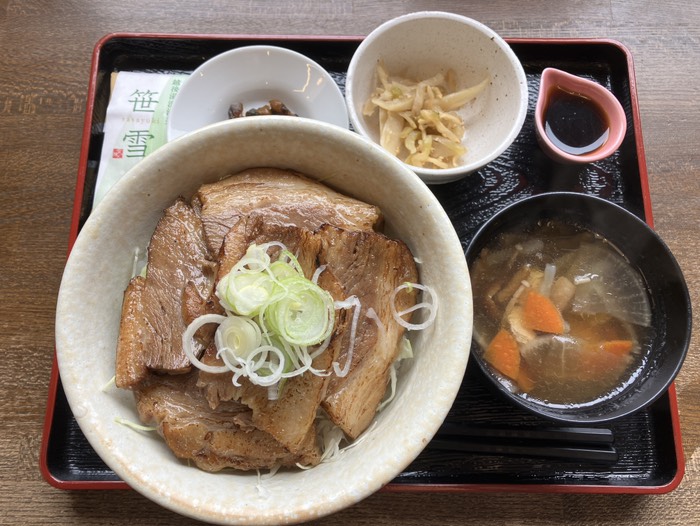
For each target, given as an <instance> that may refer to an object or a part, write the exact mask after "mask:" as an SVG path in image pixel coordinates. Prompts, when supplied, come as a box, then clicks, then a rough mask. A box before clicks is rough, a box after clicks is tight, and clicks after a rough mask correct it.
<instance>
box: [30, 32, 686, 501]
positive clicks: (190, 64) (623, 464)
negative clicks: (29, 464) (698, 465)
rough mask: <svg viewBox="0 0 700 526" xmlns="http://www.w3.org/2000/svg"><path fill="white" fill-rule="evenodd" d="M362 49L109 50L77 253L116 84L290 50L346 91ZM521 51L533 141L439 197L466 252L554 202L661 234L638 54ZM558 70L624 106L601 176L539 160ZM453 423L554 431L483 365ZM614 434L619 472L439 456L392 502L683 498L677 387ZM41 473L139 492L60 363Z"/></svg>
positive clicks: (558, 46) (427, 458) (336, 44)
mask: <svg viewBox="0 0 700 526" xmlns="http://www.w3.org/2000/svg"><path fill="white" fill-rule="evenodd" d="M360 41H361V38H360V37H279V36H276V37H265V36H255V37H251V36H221V35H155V34H114V35H109V36H107V37H105V38H104V39H102V40H101V41H100V42H99V43H98V44H97V46H96V48H95V51H94V55H93V61H92V70H91V75H90V84H89V91H88V99H87V110H86V116H85V128H84V133H83V142H82V150H81V156H80V165H79V169H78V180H77V186H76V193H75V203H74V209H73V222H72V227H71V234H70V245H71V246H72V244H73V241H74V240H75V238H76V236H77V234H78V232H79V230H80V227H81V226H82V224H83V222H84V221H85V219H86V217H87V215H88V214H89V211H90V208H91V203H92V196H93V192H94V187H95V179H96V174H97V168H98V164H99V160H100V151H101V147H102V131H103V125H104V119H105V114H106V109H107V102H108V100H109V89H110V76H111V74H112V73H113V72H115V71H150V72H172V71H178V72H190V71H192V70H194V69H195V68H196V67H197V66H199V65H200V64H201V63H202V62H203V61H205V60H207V59H208V58H210V57H212V56H214V55H217V54H219V53H221V52H223V51H226V50H228V49H231V48H234V47H240V46H245V45H250V44H262V43H264V44H272V45H278V46H283V47H288V48H290V49H294V50H296V51H299V52H301V53H303V54H305V55H307V56H309V57H310V58H312V59H314V60H316V61H317V62H318V63H320V64H321V65H322V66H324V67H325V68H326V69H327V70H328V71H329V72H330V73H331V75H332V76H333V78H334V79H335V80H336V82H337V83H338V84H339V85H340V87H341V89H344V85H345V74H346V70H347V66H348V64H349V62H350V58H351V57H352V53H353V52H354V50H355V49H356V47H357V46H358V44H359V42H360ZM509 43H510V44H511V46H512V47H513V50H514V51H515V53H516V54H517V55H518V57H519V58H520V60H521V62H522V64H523V66H524V68H525V72H526V75H527V78H528V84H529V88H530V103H529V114H528V117H527V119H526V121H525V125H524V127H523V130H522V132H521V133H520V135H519V137H518V139H517V140H516V142H515V143H514V144H513V145H512V147H511V148H509V149H508V150H507V151H506V152H505V153H504V154H503V155H502V156H501V157H499V158H498V159H496V160H495V161H493V162H492V163H491V164H489V165H488V166H487V167H486V168H484V169H482V170H480V171H479V172H478V173H476V174H474V175H472V176H470V177H467V178H465V179H463V180H461V181H458V182H455V183H451V184H447V185H442V186H435V187H432V190H433V192H434V193H435V194H436V196H437V197H438V199H439V200H440V202H441V203H442V204H443V206H444V208H445V210H446V211H447V213H448V215H449V216H450V218H451V219H452V222H453V224H454V226H455V229H456V230H457V233H458V235H459V236H460V238H461V240H462V243H463V245H464V246H465V248H466V246H467V244H468V243H469V240H470V239H471V236H472V235H473V233H474V232H475V231H476V230H477V229H478V227H479V226H480V225H481V224H482V223H483V222H484V221H486V220H487V219H488V218H489V217H490V216H491V215H492V214H493V213H495V212H496V211H498V210H499V209H501V208H502V207H504V206H506V205H508V204H510V203H512V202H514V201H516V200H518V199H521V198H523V197H526V196H529V195H533V194H537V193H541V192H545V191H551V190H567V191H575V192H584V193H589V194H593V195H596V196H599V197H603V198H605V199H608V200H610V201H613V202H615V203H617V204H619V205H621V206H623V207H625V208H627V209H628V210H630V211H632V212H633V213H635V214H636V215H637V216H639V217H641V218H643V219H645V220H646V221H647V222H648V223H650V224H652V216H651V203H650V200H649V192H648V185H647V172H646V164H645V159H644V147H643V143H642V134H641V123H640V119H639V110H638V105H637V94H636V86H635V79H634V69H633V63H632V57H631V55H630V53H629V52H628V51H627V49H626V48H625V47H624V46H622V45H621V44H619V43H618V42H615V41H610V40H598V39H592V40H590V39H587V40H570V39H566V40H563V39H535V40H532V39H511V40H509ZM550 66H551V67H558V68H561V69H564V70H566V71H569V72H571V73H574V74H578V75H582V76H584V77H587V78H590V79H592V80H595V81H597V82H599V83H600V84H602V85H604V86H605V87H607V88H608V89H610V90H611V91H612V92H613V93H614V94H615V95H616V96H617V97H618V99H619V100H620V101H621V102H622V104H623V107H624V108H625V111H626V113H627V119H628V132H627V136H626V138H625V141H624V142H623V144H622V146H621V148H620V150H619V151H618V152H617V153H616V154H615V155H613V156H612V157H610V158H609V159H606V160H604V161H601V162H599V163H595V164H590V165H584V166H576V167H563V166H561V165H557V164H555V163H553V162H551V161H550V160H549V159H548V158H547V157H546V156H545V155H544V154H543V153H542V152H541V151H540V150H539V148H538V146H537V141H536V137H535V130H534V122H533V110H534V106H535V98H536V93H537V89H538V85H539V77H540V73H541V72H542V70H543V69H544V68H545V67H550ZM447 421H448V422H455V423H466V424H470V425H472V426H477V427H478V426H494V425H498V426H527V427H530V426H538V425H543V424H545V422H542V421H540V420H538V418H537V417H535V416H533V415H530V414H526V413H524V412H522V411H521V410H519V409H517V408H515V407H513V406H511V405H510V404H509V403H508V402H506V401H505V400H503V399H501V398H499V397H498V396H497V395H496V394H495V393H494V392H492V391H491V390H490V389H489V388H488V387H487V385H486V384H485V382H484V381H483V380H482V378H481V375H480V373H479V371H478V370H477V367H476V366H475V364H472V365H470V366H469V368H468V370H467V374H466V377H465V380H464V382H463V387H462V389H461V392H460V393H459V396H458V398H457V400H456V402H455V404H454V406H453V408H452V410H451V412H450V414H449V416H448V418H447ZM608 427H609V428H610V429H611V430H612V433H613V436H614V447H615V450H616V451H617V454H618V455H617V460H616V461H614V462H606V463H600V462H592V461H581V460H572V459H566V460H555V459H547V458H540V457H532V456H519V455H517V454H516V455H513V454H508V455H499V454H492V453H490V454H482V453H479V454H477V453H458V452H450V451H440V450H437V449H433V448H431V447H430V446H429V447H428V448H426V450H425V451H424V452H423V453H421V455H420V456H419V457H418V458H417V459H416V460H415V461H414V462H413V463H412V464H411V465H410V466H408V467H407V468H406V469H405V470H404V472H403V473H401V474H400V475H399V476H398V477H397V478H396V479H395V480H394V481H393V482H392V483H391V484H389V485H388V486H387V487H386V490H389V491H518V492H567V493H665V492H668V491H671V490H673V489H674V488H676V487H677V486H678V484H679V483H680V481H681V479H682V477H683V471H684V460H683V449H682V444H681V436H680V426H679V422H678V408H677V404H676V393H675V388H674V386H673V385H672V386H671V388H670V389H669V390H668V392H666V393H665V394H664V395H663V396H662V397H661V398H660V399H659V400H657V401H656V402H655V403H654V404H652V405H651V406H650V407H649V408H647V409H645V410H643V411H641V412H638V413H637V414H635V415H632V416H629V417H626V418H624V419H622V420H619V421H617V422H615V423H613V424H611V425H609V426H608ZM41 470H42V473H43V475H44V477H45V479H46V480H47V481H48V482H49V483H50V484H52V485H54V486H56V487H59V488H63V489H100V488H102V489H118V488H126V487H127V485H126V484H125V483H124V482H122V481H121V480H119V478H118V477H117V476H116V475H115V473H114V472H113V471H112V470H111V469H110V468H109V467H108V466H106V465H105V464H104V463H103V462H102V460H101V459H100V458H99V457H98V456H97V455H96V453H95V452H94V451H93V450H92V448H91V447H90V444H89V443H88V442H87V440H86V439H85V437H84V436H83V434H82V432H81V431H80V428H79V427H78V425H77V423H76V421H75V419H74V418H73V414H72V413H71V410H70V407H69V406H68V403H67V401H66V398H65V395H64V393H63V389H62V386H61V379H60V375H59V372H58V368H57V366H56V363H55V360H54V366H53V370H52V374H51V384H50V388H49V399H48V405H47V411H46V421H45V426H44V435H43V441H42V448H41Z"/></svg>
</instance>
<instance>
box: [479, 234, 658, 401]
mask: <svg viewBox="0 0 700 526" xmlns="http://www.w3.org/2000/svg"><path fill="white" fill-rule="evenodd" d="M470 273H471V279H472V288H473V294H474V336H475V339H476V341H477V343H478V344H479V347H480V352H482V356H483V359H484V361H485V362H486V363H488V364H489V366H490V367H491V368H492V369H493V370H494V372H496V373H497V374H498V375H499V377H500V378H501V380H502V381H503V382H504V383H505V384H506V385H507V386H508V387H509V388H510V389H511V390H512V391H514V392H518V393H520V394H522V395H523V396H525V397H527V398H530V399H535V400H538V401H540V402H542V403H546V404H550V405H555V406H557V405H586V404H589V403H594V402H597V401H599V400H601V399H605V398H608V397H609V396H610V395H612V394H613V393H615V392H617V391H618V390H620V389H623V388H624V387H625V386H626V385H628V384H629V383H630V382H631V381H632V380H633V379H634V377H635V375H636V374H638V371H639V370H640V369H641V366H642V364H643V361H644V359H645V355H646V354H647V353H646V350H645V349H646V348H647V347H648V345H649V343H648V342H649V341H650V326H651V306H650V300H649V294H648V290H647V287H646V285H645V283H644V281H643V280H642V278H641V276H640V274H639V273H638V272H637V270H636V269H635V268H633V267H632V266H631V265H630V264H629V262H628V261H627V260H626V259H625V258H624V257H623V256H622V255H621V254H620V253H619V252H618V251H617V250H616V249H615V248H614V247H613V246H612V245H610V244H609V243H608V242H607V241H606V240H605V239H603V238H601V237H600V236H598V235H596V234H594V233H592V232H590V231H588V230H585V229H581V228H579V227H576V226H572V225H568V224H563V223H559V222H556V221H551V220H548V221H542V222H541V223H539V224H538V225H536V226H535V227H534V228H530V229H528V230H523V231H519V232H515V231H514V232H508V233H505V234H501V235H500V236H498V237H496V238H494V239H493V240H491V241H490V242H489V243H488V245H487V246H485V247H484V248H483V249H482V250H481V252H480V253H479V254H478V255H477V256H476V259H475V260H474V262H473V264H472V265H471V268H470Z"/></svg>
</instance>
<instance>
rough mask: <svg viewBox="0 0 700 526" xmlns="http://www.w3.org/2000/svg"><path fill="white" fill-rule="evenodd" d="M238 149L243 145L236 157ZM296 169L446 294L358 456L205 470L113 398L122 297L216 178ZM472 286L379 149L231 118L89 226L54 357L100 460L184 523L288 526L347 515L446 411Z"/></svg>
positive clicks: (160, 163) (430, 212)
mask: <svg viewBox="0 0 700 526" xmlns="http://www.w3.org/2000/svg"><path fill="white" fill-rule="evenodd" d="M231 144H236V145H237V147H236V148H231ZM261 163H264V164H265V165H267V166H274V167H283V168H290V169H294V170H298V171H300V172H303V173H305V174H308V175H309V176H310V177H313V178H317V179H321V180H323V181H324V182H325V183H326V184H328V185H329V186H332V187H333V188H335V189H337V190H339V191H341V192H343V193H346V194H348V195H352V196H354V197H357V198H359V199H363V200H365V201H367V202H370V203H374V204H377V205H379V206H380V207H381V209H382V211H383V212H384V214H385V217H386V225H387V233H388V234H389V235H391V236H394V237H398V238H401V239H403V240H404V241H406V242H407V244H408V245H409V247H410V248H411V250H412V251H413V254H414V255H415V256H416V257H417V258H419V259H420V261H421V264H420V280H421V282H423V283H424V284H426V285H429V286H431V287H433V288H434V290H435V291H436V293H437V296H438V298H439V302H440V306H439V311H438V316H437V319H436V322H435V323H434V324H433V325H432V326H431V327H430V328H428V329H426V330H425V331H418V332H414V333H411V337H412V338H413V347H414V351H415V358H414V359H413V360H411V361H410V363H409V364H408V366H407V367H406V368H404V367H403V366H402V367H401V369H400V376H399V381H398V390H397V396H396V399H395V400H394V402H392V404H391V405H390V406H388V407H387V408H386V409H385V410H384V411H382V412H381V413H380V414H379V415H378V416H377V417H376V421H375V423H374V424H372V426H371V427H370V430H369V431H368V435H367V436H366V438H365V440H363V441H362V442H361V443H360V444H358V445H357V446H356V447H354V448H352V449H350V450H349V451H347V453H346V454H345V456H344V457H343V458H342V459H341V460H339V461H336V462H334V463H328V464H321V465H319V466H318V467H315V468H313V469H311V470H308V471H301V470H300V471H296V472H284V473H282V472H280V473H278V474H277V475H276V476H275V477H273V478H272V479H270V480H266V481H264V482H263V486H264V488H265V490H266V491H265V492H262V493H261V492H260V491H259V490H258V489H257V488H256V485H257V483H258V479H257V476H256V475H255V474H254V473H253V474H241V473H238V472H233V471H229V472H221V473H217V474H212V473H206V472H204V471H200V470H199V469H197V468H196V467H193V466H188V465H186V463H183V462H180V461H178V460H176V459H175V457H174V455H173V454H172V453H171V452H170V450H169V449H168V448H167V447H166V445H165V443H164V442H163V441H162V440H161V438H160V437H158V436H157V435H155V434H145V433H139V432H136V431H133V430H131V429H129V428H126V427H125V426H123V425H120V424H118V423H116V422H115V418H116V417H123V418H126V419H129V420H132V421H138V415H137V413H136V410H135V404H134V401H133V397H132V394H131V393H130V392H125V391H121V390H118V389H116V388H114V387H112V388H109V389H107V390H103V387H104V386H105V384H107V383H108V381H109V379H110V378H112V377H113V375H114V354H115V348H116V342H117V335H118V330H119V320H120V305H121V302H122V294H123V291H124V289H125V287H126V286H127V283H128V281H129V278H130V273H131V266H132V256H133V253H134V248H135V247H142V248H143V247H146V246H147V243H148V241H149V239H150V236H151V234H152V233H153V230H154V228H155V225H156V223H157V221H158V220H159V218H160V216H161V214H162V211H163V209H164V208H166V207H167V206H168V205H169V204H171V203H172V202H173V200H174V199H175V198H177V197H178V196H180V195H182V196H185V197H188V196H190V195H192V194H193V192H194V191H195V190H196V189H197V188H198V187H199V185H201V184H202V183H205V182H211V181H215V180H218V179H220V178H222V177H224V176H226V175H228V174H232V173H235V172H238V171H240V170H243V169H246V168H249V167H255V166H260V165H261ZM471 327H472V303H471V285H470V281H469V273H468V268H467V264H466V260H465V257H464V252H463V249H462V246H461V244H460V242H459V239H458V237H457V234H456V233H455V231H454V229H453V227H452V225H451V223H450V220H449V219H448V217H447V215H446V214H445V212H444V210H443V208H442V207H441V206H440V204H439V203H438V201H437V200H436V199H435V197H434V196H433V194H432V192H430V190H429V189H428V188H427V187H426V186H425V185H424V184H423V183H422V182H421V181H420V179H419V178H418V177H416V175H415V174H414V173H413V172H412V171H411V170H409V169H408V168H406V166H405V165H403V163H401V162H399V161H397V160H396V159H395V158H393V157H392V156H390V155H389V154H387V153H386V152H385V151H384V150H382V149H381V148H380V147H379V146H377V145H375V144H373V143H371V142H370V141H368V140H366V139H364V138H362V137H360V136H359V135H357V134H355V133H352V132H350V131H348V130H343V129H341V128H339V127H337V126H332V125H329V124H326V123H321V122H317V121H312V120H309V119H302V118H298V119H297V118H289V117H259V118H250V119H237V120H233V121H227V122H221V123H218V124H213V125H211V126H209V127H206V128H204V129H202V130H200V131H197V132H193V133H191V134H188V135H187V136H184V137H182V138H180V139H178V140H177V141H173V142H171V143H168V144H166V145H165V146H163V147H162V148H160V149H159V150H157V151H156V152H154V153H153V154H151V155H150V156H149V157H147V158H145V159H144V160H143V161H142V162H141V163H139V164H138V165H137V166H136V167H134V168H133V169H132V170H130V171H129V172H128V173H127V174H126V175H125V176H124V178H123V179H122V180H120V181H119V182H118V183H117V184H116V185H115V186H114V187H113V189H112V190H110V192H108V194H107V195H106V196H105V198H104V200H103V201H102V202H101V203H100V204H99V206H98V207H97V208H96V209H95V211H94V212H93V213H92V214H91V215H90V217H89V218H88V219H87V221H86V223H85V225H84V226H83V228H82V230H81V232H80V235H79V236H78V238H77V240H76V242H75V244H74V246H73V249H72V251H71V254H70V256H69V259H68V262H67V264H66V268H65V272H64V275H63V280H62V282H61V288H60V292H59V296H58V303H57V309H56V349H57V355H58V365H59V368H60V373H61V380H62V382H63V386H64V389H65V392H66V396H67V398H68V402H69V404H70V407H71V409H72V411H73V413H74V415H75V417H76V419H77V422H78V424H79V425H80V427H81V429H82V431H83V432H84V433H85V436H86V437H87V439H88V440H89V442H90V444H91V445H92V446H93V447H94V449H95V451H96V452H97V453H98V454H99V455H100V456H101V457H102V459H103V460H104V461H105V462H106V464H107V465H108V466H109V467H110V468H112V469H113V470H114V471H115V472H116V473H117V474H118V475H119V476H120V477H121V478H122V479H123V480H124V481H126V482H127V483H128V484H129V485H130V486H131V487H133V488H134V489H136V490H137V491H139V492H141V493H142V494H144V495H145V496H147V497H148V498H150V499H152V500H154V501H156V502H158V503H160V504H161V505H163V506H165V507H167V508H169V509H171V510H174V511H176V512H179V513H181V514H184V515H187V516H191V517H195V518H197V519H200V520H203V521H208V522H212V523H220V524H287V523H294V522H301V521H305V520H311V519H313V518H315V517H319V516H322V515H326V514H329V513H332V512H334V511H337V510H339V509H341V508H343V507H346V506H349V505H351V504H353V503H355V502H358V501H359V500H361V499H363V498H365V497H367V496H368V495H370V494H371V493H373V492H375V491H376V490H378V489H380V488H381V487H382V486H383V485H385V484H387V483H388V482H390V481H391V480H392V479H393V478H395V477H396V475H398V474H399V473H400V472H401V471H402V470H403V469H404V468H405V467H406V466H407V465H408V464H409V463H410V462H411V461H412V460H413V459H414V458H415V457H416V456H417V455H418V454H419V453H420V452H421V450H422V449H423V448H424V447H425V446H426V444H427V443H428V442H429V441H430V439H431V437H432V436H433V434H434V433H435V432H436V431H437V429H438V428H439V426H440V424H441V423H442V421H443V420H444V418H445V417H446V415H447V412H448V410H449V409H450V407H451V405H452V403H453V401H454V399H455V397H456V395H457V392H458V389H459V386H460V384H461V381H462V377H463V374H464V371H465V368H466V365H467V361H468V357H469V347H470V342H471Z"/></svg>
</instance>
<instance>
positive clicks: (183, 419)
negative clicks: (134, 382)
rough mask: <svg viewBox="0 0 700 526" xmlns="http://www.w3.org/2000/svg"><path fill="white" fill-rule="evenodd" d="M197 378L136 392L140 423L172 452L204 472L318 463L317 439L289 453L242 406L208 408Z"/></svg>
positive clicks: (154, 382) (164, 380)
mask: <svg viewBox="0 0 700 526" xmlns="http://www.w3.org/2000/svg"><path fill="white" fill-rule="evenodd" d="M195 382H196V376H195V375H194V374H188V375H181V376H166V377H156V376H151V378H150V380H149V381H148V382H146V383H144V384H143V385H141V386H140V387H139V388H138V389H136V390H135V391H134V394H135V396H136V402H137V409H138V412H139V417H140V418H141V421H142V422H144V423H145V424H148V425H154V426H157V428H158V432H159V433H160V434H161V436H163V438H164V439H165V442H166V443H167V445H168V447H170V449H171V450H172V451H173V453H174V454H175V455H176V456H177V457H178V458H181V459H184V460H188V461H192V462H194V463H195V464H196V465H197V466H198V467H199V468H201V469H203V470H205V471H212V472H213V471H220V470H222V469H224V468H236V469H240V470H251V469H270V468H273V467H275V466H280V465H281V466H290V467H291V466H295V465H296V464H297V463H301V464H304V465H309V466H313V465H316V464H318V462H319V461H320V451H319V449H318V446H317V445H316V438H315V436H313V435H311V434H309V435H307V436H306V437H305V442H304V444H303V446H302V447H300V448H299V452H298V453H295V454H293V453H290V452H289V451H288V450H287V449H286V448H284V447H283V446H282V445H281V444H280V443H279V442H277V441H276V440H275V439H274V438H273V437H272V436H271V435H269V434H268V433H265V432H264V431H261V430H259V429H257V428H255V427H253V426H251V425H250V423H249V422H250V409H249V408H248V407H246V406H244V405H243V404H241V403H238V402H223V403H221V404H220V405H219V407H218V408H217V409H216V410H213V409H211V408H210V407H209V404H208V403H207V401H206V399H205V398H204V396H203V395H202V393H201V391H200V390H199V389H197V388H196V386H195Z"/></svg>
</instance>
